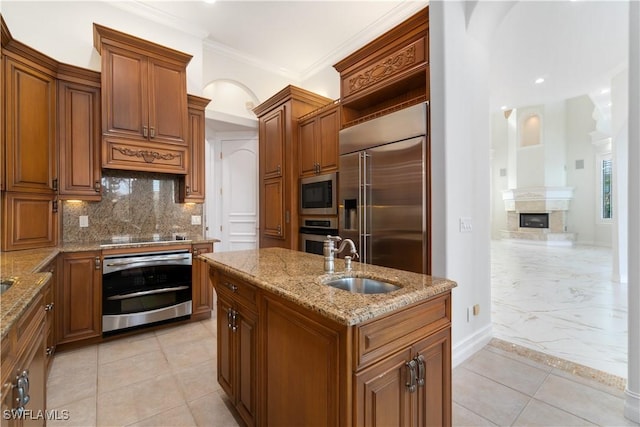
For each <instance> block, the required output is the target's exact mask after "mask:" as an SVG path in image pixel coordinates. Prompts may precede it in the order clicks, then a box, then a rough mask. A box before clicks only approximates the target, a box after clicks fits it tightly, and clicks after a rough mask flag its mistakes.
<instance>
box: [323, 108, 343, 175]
mask: <svg viewBox="0 0 640 427" xmlns="http://www.w3.org/2000/svg"><path fill="white" fill-rule="evenodd" d="M339 112H340V110H339V107H335V108H333V109H331V110H329V111H327V112H324V113H322V114H320V116H319V117H318V154H317V156H318V157H317V159H318V160H317V162H318V163H319V171H320V172H330V171H334V170H337V169H338V132H339V130H340V114H339Z"/></svg>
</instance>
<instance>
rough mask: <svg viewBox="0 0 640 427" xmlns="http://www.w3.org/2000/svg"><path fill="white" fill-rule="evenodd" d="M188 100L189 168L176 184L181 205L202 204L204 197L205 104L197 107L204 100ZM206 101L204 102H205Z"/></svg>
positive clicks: (191, 98)
mask: <svg viewBox="0 0 640 427" xmlns="http://www.w3.org/2000/svg"><path fill="white" fill-rule="evenodd" d="M188 99H189V123H188V133H189V136H188V137H189V152H190V157H189V160H190V161H189V168H188V173H187V174H186V175H185V177H184V178H183V179H180V180H179V183H178V190H179V191H178V200H179V201H180V202H181V203H185V202H190V203H204V197H205V143H206V141H205V111H204V108H205V106H206V104H204V103H203V104H202V106H201V107H197V106H196V105H195V102H197V100H200V102H203V101H202V100H204V98H198V97H195V96H193V95H189V96H188ZM206 101H208V100H205V101H204V102H206Z"/></svg>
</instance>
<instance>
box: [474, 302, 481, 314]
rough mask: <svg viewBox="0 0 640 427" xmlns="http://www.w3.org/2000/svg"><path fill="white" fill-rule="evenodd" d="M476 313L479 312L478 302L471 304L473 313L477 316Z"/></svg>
mask: <svg viewBox="0 0 640 427" xmlns="http://www.w3.org/2000/svg"><path fill="white" fill-rule="evenodd" d="M478 314H480V304H476V305H474V306H473V315H474V316H477V315H478Z"/></svg>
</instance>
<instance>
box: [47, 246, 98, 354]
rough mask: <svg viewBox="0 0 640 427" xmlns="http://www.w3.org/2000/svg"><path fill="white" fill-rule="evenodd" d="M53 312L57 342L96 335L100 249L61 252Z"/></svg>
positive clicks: (68, 341)
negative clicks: (56, 325)
mask: <svg viewBox="0 0 640 427" xmlns="http://www.w3.org/2000/svg"><path fill="white" fill-rule="evenodd" d="M61 270H62V274H61V276H60V283H59V284H58V288H59V292H58V295H57V300H58V301H57V304H56V315H57V320H58V344H65V343H72V342H76V341H80V340H85V339H89V338H96V337H100V335H101V333H102V322H101V320H102V316H101V312H102V309H101V308H102V302H101V296H102V290H101V287H102V266H101V253H100V251H92V252H74V253H66V254H63V255H62V261H61Z"/></svg>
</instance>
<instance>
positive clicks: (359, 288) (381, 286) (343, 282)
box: [325, 277, 400, 294]
mask: <svg viewBox="0 0 640 427" xmlns="http://www.w3.org/2000/svg"><path fill="white" fill-rule="evenodd" d="M325 285H328V286H331V287H333V288H337V289H342V290H345V291H349V292H352V293H354V294H386V293H387V292H391V291H395V290H397V289H400V286H396V285H392V284H391V283H387V282H381V281H379V280H375V279H368V278H366V277H344V278H342V279H334V280H331V281H329V282H325Z"/></svg>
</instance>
